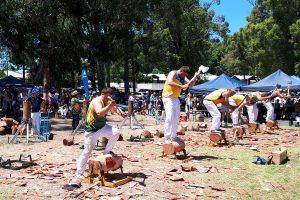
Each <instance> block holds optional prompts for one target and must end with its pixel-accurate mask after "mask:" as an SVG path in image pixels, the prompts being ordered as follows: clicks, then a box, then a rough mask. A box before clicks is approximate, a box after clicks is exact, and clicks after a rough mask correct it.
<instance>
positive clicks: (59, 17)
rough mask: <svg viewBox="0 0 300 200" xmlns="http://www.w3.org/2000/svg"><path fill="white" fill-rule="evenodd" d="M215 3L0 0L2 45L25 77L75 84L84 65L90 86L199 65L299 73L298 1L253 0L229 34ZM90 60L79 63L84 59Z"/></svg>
mask: <svg viewBox="0 0 300 200" xmlns="http://www.w3.org/2000/svg"><path fill="white" fill-rule="evenodd" d="M219 2H220V1H219V0H207V1H198V0H186V1H181V0H135V1H133V0H128V1H120V0H43V1H38V0H24V1H19V0H1V6H0V43H1V45H0V46H3V47H5V48H7V49H8V52H9V54H10V62H12V63H14V64H15V65H17V66H23V69H25V68H26V66H27V67H28V70H30V73H31V81H32V82H33V83H35V84H43V85H44V86H45V90H48V88H49V87H50V86H54V87H76V86H78V85H79V84H80V78H79V77H80V71H81V68H82V67H83V65H85V66H84V67H87V69H88V74H89V79H90V80H91V81H92V86H93V87H94V88H96V86H98V89H101V88H103V87H104V86H109V85H110V82H111V81H114V82H121V81H124V82H125V91H126V92H128V91H129V82H133V84H134V85H135V83H136V82H137V81H142V80H145V79H143V78H141V74H142V73H151V72H155V73H167V72H168V71H170V70H172V69H177V68H179V67H180V66H182V65H188V66H190V67H191V69H192V71H195V70H196V69H197V68H198V66H199V65H201V64H203V65H208V66H210V67H212V72H213V73H216V74H221V73H222V72H224V71H225V72H227V73H230V74H234V73H238V74H253V75H257V76H264V75H266V74H269V73H270V70H271V71H275V70H276V69H278V68H281V69H283V70H284V71H286V72H288V73H290V74H292V73H298V74H300V64H299V56H300V51H299V44H300V27H299V26H300V20H299V12H298V11H299V10H300V9H299V2H298V1H296V0H282V1H279V0H257V1H255V2H254V8H253V10H252V12H251V14H250V16H249V17H248V23H247V25H246V26H245V27H244V28H242V29H241V30H240V31H239V32H237V33H234V34H233V35H232V36H230V35H228V34H229V29H228V23H227V22H226V19H225V18H224V17H223V16H216V15H215V13H214V11H213V10H212V9H211V6H212V5H213V4H218V3H219ZM85 59H87V60H88V63H85V64H83V63H82V60H85Z"/></svg>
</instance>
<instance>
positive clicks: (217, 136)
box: [209, 130, 227, 145]
mask: <svg viewBox="0 0 300 200" xmlns="http://www.w3.org/2000/svg"><path fill="white" fill-rule="evenodd" d="M209 139H210V142H209V143H210V144H212V145H218V144H221V143H222V141H224V144H227V140H226V135H225V131H224V130H221V132H215V131H211V133H210V135H209Z"/></svg>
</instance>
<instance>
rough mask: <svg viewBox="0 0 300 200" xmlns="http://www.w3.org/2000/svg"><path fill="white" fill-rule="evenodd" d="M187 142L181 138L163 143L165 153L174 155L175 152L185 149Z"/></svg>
mask: <svg viewBox="0 0 300 200" xmlns="http://www.w3.org/2000/svg"><path fill="white" fill-rule="evenodd" d="M184 149H185V143H184V141H183V140H181V139H177V140H176V141H172V142H170V143H166V144H163V155H166V156H167V155H172V154H174V153H177V152H180V151H184Z"/></svg>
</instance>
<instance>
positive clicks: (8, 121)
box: [1, 117, 19, 128]
mask: <svg viewBox="0 0 300 200" xmlns="http://www.w3.org/2000/svg"><path fill="white" fill-rule="evenodd" d="M1 120H2V121H5V123H6V125H7V126H8V127H9V128H11V127H12V126H14V125H18V124H19V123H18V122H17V121H16V120H14V119H13V118H6V117H3V118H1Z"/></svg>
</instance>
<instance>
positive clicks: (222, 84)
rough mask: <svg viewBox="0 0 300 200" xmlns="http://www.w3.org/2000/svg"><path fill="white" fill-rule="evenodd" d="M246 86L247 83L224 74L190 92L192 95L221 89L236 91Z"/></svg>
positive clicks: (193, 88) (195, 87)
mask: <svg viewBox="0 0 300 200" xmlns="http://www.w3.org/2000/svg"><path fill="white" fill-rule="evenodd" d="M244 85H246V83H243V82H241V81H239V80H236V79H234V78H231V77H230V76H228V75H226V74H222V75H220V76H219V77H218V78H216V79H214V80H211V81H208V82H205V83H203V84H200V85H196V86H194V87H192V89H191V90H190V92H191V93H199V92H212V91H214V90H217V89H220V88H228V89H233V90H235V89H238V88H240V87H241V86H244Z"/></svg>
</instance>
